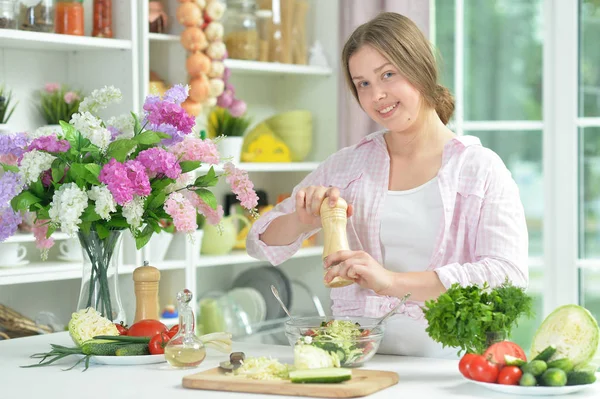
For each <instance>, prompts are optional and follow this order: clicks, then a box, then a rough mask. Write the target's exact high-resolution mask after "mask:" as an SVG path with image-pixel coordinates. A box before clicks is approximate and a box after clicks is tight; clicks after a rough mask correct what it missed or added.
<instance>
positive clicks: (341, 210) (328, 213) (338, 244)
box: [320, 198, 354, 288]
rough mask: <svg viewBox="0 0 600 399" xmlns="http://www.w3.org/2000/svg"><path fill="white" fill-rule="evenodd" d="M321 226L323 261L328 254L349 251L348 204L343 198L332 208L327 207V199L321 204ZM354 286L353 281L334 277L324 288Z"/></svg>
mask: <svg viewBox="0 0 600 399" xmlns="http://www.w3.org/2000/svg"><path fill="white" fill-rule="evenodd" d="M320 211H321V224H322V225H323V240H324V244H323V259H325V258H326V257H327V256H329V254H332V253H334V252H337V251H342V250H349V249H350V245H348V237H347V235H346V223H347V220H348V214H347V212H348V204H347V203H346V201H345V200H344V199H343V198H339V199H338V201H337V204H336V205H335V206H334V207H331V206H329V198H325V199H324V200H323V202H322V203H321V210H320ZM350 284H354V281H352V280H348V279H345V278H341V277H335V278H334V279H333V280H331V281H330V282H329V283H325V286H326V287H329V288H339V287H345V286H347V285H350Z"/></svg>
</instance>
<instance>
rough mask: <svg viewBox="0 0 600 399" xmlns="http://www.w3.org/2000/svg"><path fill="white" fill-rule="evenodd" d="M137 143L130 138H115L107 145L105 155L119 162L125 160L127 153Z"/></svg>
mask: <svg viewBox="0 0 600 399" xmlns="http://www.w3.org/2000/svg"><path fill="white" fill-rule="evenodd" d="M137 145H138V143H137V142H135V141H134V140H132V139H119V140H115V141H113V142H112V143H110V144H109V145H108V148H107V149H106V156H107V157H108V158H114V159H116V160H117V161H119V162H125V159H127V155H128V154H129V153H130V152H131V151H133V150H134V149H135V147H136V146H137Z"/></svg>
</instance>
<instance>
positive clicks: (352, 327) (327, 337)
mask: <svg viewBox="0 0 600 399" xmlns="http://www.w3.org/2000/svg"><path fill="white" fill-rule="evenodd" d="M370 335H371V330H369V329H366V328H361V326H360V324H359V323H355V322H352V321H349V320H330V321H324V322H322V323H321V328H317V329H309V330H307V331H306V332H304V333H303V334H302V337H300V338H299V339H298V342H297V345H313V346H316V347H317V348H321V349H323V350H325V351H327V352H329V353H332V354H336V355H337V357H338V358H339V361H340V364H341V365H342V366H347V365H352V364H354V363H356V362H358V361H360V360H361V358H362V357H364V356H366V355H368V354H369V353H370V352H371V350H372V349H373V346H374V343H373V341H372V340H369V339H359V338H366V337H369V336H370Z"/></svg>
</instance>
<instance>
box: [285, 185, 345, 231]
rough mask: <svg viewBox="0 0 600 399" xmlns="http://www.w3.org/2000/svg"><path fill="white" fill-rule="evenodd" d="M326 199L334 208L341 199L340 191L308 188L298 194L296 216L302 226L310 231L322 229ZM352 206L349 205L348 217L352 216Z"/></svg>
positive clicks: (317, 187) (333, 188)
mask: <svg viewBox="0 0 600 399" xmlns="http://www.w3.org/2000/svg"><path fill="white" fill-rule="evenodd" d="M325 198H328V199H329V205H330V206H334V205H335V204H336V203H337V200H338V198H340V190H338V189H337V188H336V187H324V186H308V187H305V188H302V189H300V190H298V192H297V193H296V215H297V217H298V220H299V222H300V223H301V224H303V225H306V226H308V227H307V229H308V230H312V229H315V228H319V227H321V204H322V203H323V200H324V199H325ZM352 213H353V208H352V205H348V217H350V216H352Z"/></svg>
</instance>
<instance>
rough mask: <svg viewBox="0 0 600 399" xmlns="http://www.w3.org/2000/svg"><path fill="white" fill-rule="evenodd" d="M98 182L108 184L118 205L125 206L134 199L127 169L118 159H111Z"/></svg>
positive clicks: (104, 167)
mask: <svg viewBox="0 0 600 399" xmlns="http://www.w3.org/2000/svg"><path fill="white" fill-rule="evenodd" d="M98 180H100V182H102V183H104V184H106V186H107V187H108V189H109V191H110V192H111V194H112V195H113V197H114V199H115V201H116V203H117V204H119V205H123V204H125V203H127V202H129V201H131V200H132V199H133V189H132V187H131V182H130V181H129V177H128V175H127V167H126V166H125V165H124V164H122V163H121V162H118V161H117V160H116V159H111V160H110V161H109V162H108V163H107V164H106V165H104V166H103V167H102V170H101V171H100V175H99V176H98Z"/></svg>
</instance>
